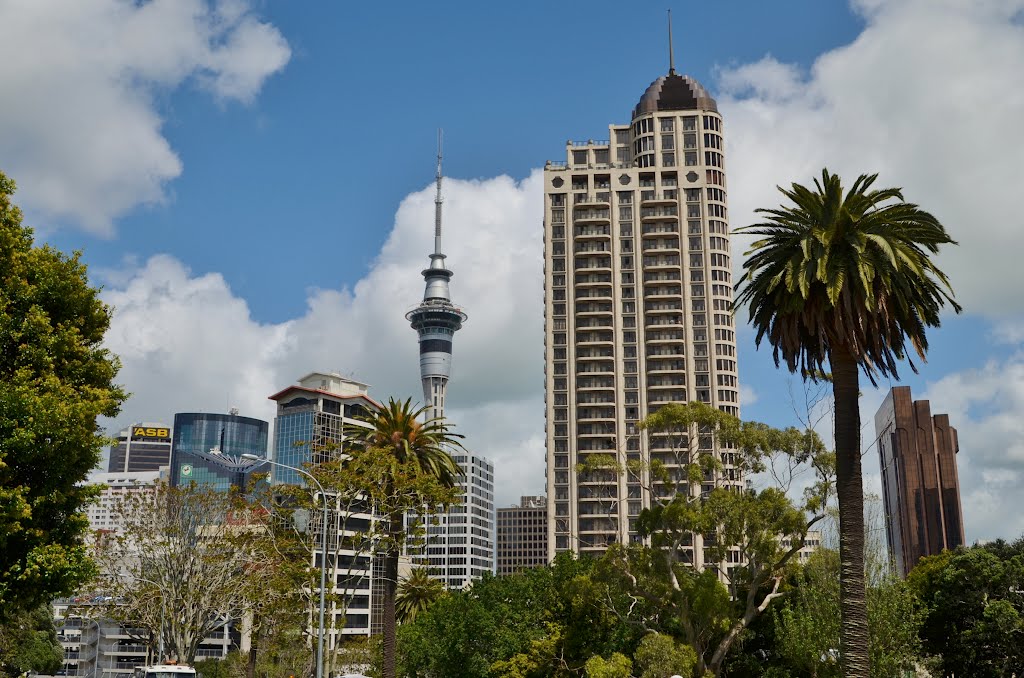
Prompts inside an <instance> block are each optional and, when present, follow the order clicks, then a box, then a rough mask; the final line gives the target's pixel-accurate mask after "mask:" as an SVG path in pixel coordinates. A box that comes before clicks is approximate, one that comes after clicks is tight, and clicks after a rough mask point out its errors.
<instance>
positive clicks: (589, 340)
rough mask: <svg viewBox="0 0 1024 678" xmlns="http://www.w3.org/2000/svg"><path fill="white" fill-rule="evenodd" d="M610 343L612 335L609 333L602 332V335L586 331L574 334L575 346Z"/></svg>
mask: <svg viewBox="0 0 1024 678" xmlns="http://www.w3.org/2000/svg"><path fill="white" fill-rule="evenodd" d="M611 343H612V335H611V333H608V334H604V335H602V334H597V333H587V334H577V335H576V345H577V346H598V345H604V344H611Z"/></svg>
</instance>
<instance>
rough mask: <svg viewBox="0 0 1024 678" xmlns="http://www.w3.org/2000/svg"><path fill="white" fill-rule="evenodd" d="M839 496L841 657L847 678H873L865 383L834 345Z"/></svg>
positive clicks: (845, 353) (849, 358) (852, 362)
mask: <svg viewBox="0 0 1024 678" xmlns="http://www.w3.org/2000/svg"><path fill="white" fill-rule="evenodd" d="M830 361H831V364H832V393H833V395H834V397H835V408H836V413H835V417H836V421H835V438H836V494H837V496H838V498H839V607H840V610H841V619H842V624H841V625H840V628H839V653H840V658H841V661H842V668H843V676H844V678H869V675H870V669H871V667H870V661H869V653H868V642H869V641H868V612H867V602H866V600H867V599H866V594H865V583H864V485H863V481H862V479H861V468H860V466H861V464H860V455H861V449H860V403H859V398H860V384H859V377H860V375H859V373H858V365H857V361H856V360H855V359H854V357H853V355H851V354H850V353H849V351H847V350H846V349H845V347H833V349H832V353H831V356H830Z"/></svg>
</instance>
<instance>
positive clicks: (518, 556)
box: [498, 497, 548, 577]
mask: <svg viewBox="0 0 1024 678" xmlns="http://www.w3.org/2000/svg"><path fill="white" fill-rule="evenodd" d="M547 564H548V500H547V497H520V498H519V503H518V504H516V505H515V506H509V507H506V508H499V509H498V576H499V577H500V576H503V575H509V574H515V573H516V572H520V571H522V570H527V569H529V568H531V567H544V566H545V565H547Z"/></svg>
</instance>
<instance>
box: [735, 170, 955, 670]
mask: <svg viewBox="0 0 1024 678" xmlns="http://www.w3.org/2000/svg"><path fill="white" fill-rule="evenodd" d="M877 176H878V175H876V174H872V175H861V176H860V177H858V178H857V180H856V181H855V182H854V184H853V186H852V187H851V188H850V190H849V191H847V192H846V194H845V195H844V193H843V186H842V182H841V181H840V179H839V177H838V175H835V174H830V173H829V171H828V170H827V169H825V170H823V171H822V175H821V180H820V181H819V180H817V179H816V180H815V182H814V188H815V190H811V189H809V188H807V187H805V186H801V185H800V184H795V183H794V184H793V185H792V188H791V189H790V190H786V189H783V188H781V187H780V188H779V190H780V191H781V192H782V194H783V195H785V196H786V198H788V200H789V201H790V202H791V203H792V204H790V205H785V206H783V207H780V208H779V209H760V210H757V211H758V212H759V213H761V214H764V215H767V221H764V222H762V223H758V224H754V225H752V226H748V227H746V228H742V229H739V232H746V233H753V234H755V235H758V236H763V237H762V239H760V240H758V241H756V242H755V243H754V244H753V245H752V246H751V249H750V250H749V251H748V252H747V253H746V254H747V255H748V257H749V258H748V259H747V260H746V262H744V264H743V267H744V269H746V270H745V272H744V275H743V277H742V278H741V279H740V282H739V285H738V286H737V287H741V286H742V289H740V290H739V295H738V297H737V303H738V304H747V305H748V306H749V308H750V322H751V323H752V324H753V325H754V327H755V328H756V329H757V338H756V342H757V344H758V345H760V343H761V340H762V339H765V338H767V340H768V342H769V343H770V344H771V345H772V346H773V348H774V358H775V364H776V365H778V364H779V362H780V359H782V360H785V362H786V366H787V367H788V368H789V370H790V371H791V372H796V371H797V370H799V371H800V372H801V374H803V375H805V376H807V377H809V378H812V379H813V378H815V377H814V375H815V374H821V373H822V372H825V371H831V374H832V376H831V379H832V392H833V396H834V398H835V445H836V493H837V496H838V498H839V532H840V542H839V543H840V546H839V551H840V560H841V568H840V601H841V610H842V629H841V636H840V637H841V643H840V647H841V655H842V662H843V670H844V675H845V676H847V677H850V676H857V677H860V676H867V675H868V630H867V611H866V607H865V592H864V494H863V487H862V484H861V463H860V458H861V447H860V411H859V407H858V402H857V400H858V397H859V394H860V384H859V370H864V373H865V375H866V376H867V377H868V379H869V380H870V381H871V383H872V384H875V383H876V382H875V377H876V376H877V375H882V376H889V375H891V376H892V377H893V378H898V375H897V373H896V362H897V361H898V360H902V359H903V358H905V357H906V358H908V361H909V363H910V367H911V369H913V370H914V371H915V372H916V371H917V367H916V366H915V365H914V362H913V360H910V359H909V356H908V355H907V353H908V351H907V349H906V344H907V341H909V342H910V345H911V346H912V347H913V349H914V352H916V353H917V355H918V356H920V357H921V359H922V360H924V359H925V355H926V352H927V350H928V340H927V338H926V336H925V329H926V328H927V327H938V326H939V313H940V311H941V310H942V308H943V307H944V306H945V304H946V302H949V304H950V306H951V307H952V308H953V309H954V310H955V311H956V312H957V313H959V312H960V306H959V305H958V304H957V303H956V301H954V299H953V290H952V287H951V286H950V284H949V280H948V279H947V277H946V275H945V274H944V273H943V272H942V271H941V270H939V269H938V268H937V267H936V266H935V264H934V263H932V261H931V260H930V259H929V255H934V254H936V253H937V252H938V250H939V246H940V245H943V244H954V245H955V244H956V243H955V242H954V241H953V240H952V239H951V238H950V237H949V235H948V234H947V233H946V230H945V228H943V226H942V224H940V223H939V221H938V220H937V219H936V218H935V217H934V216H932V215H931V214H929V213H928V212H925V211H923V210H921V209H919V208H918V206H917V205H913V204H911V203H907V202H905V201H904V200H903V193H902V191H901V190H900V189H898V188H886V189H875V190H871V186H872V185H873V184H874V183H875V179H876V178H877ZM744 283H745V286H744ZM826 363H827V364H828V367H826Z"/></svg>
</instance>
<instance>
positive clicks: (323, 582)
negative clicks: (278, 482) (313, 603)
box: [241, 454, 329, 678]
mask: <svg viewBox="0 0 1024 678" xmlns="http://www.w3.org/2000/svg"><path fill="white" fill-rule="evenodd" d="M241 456H242V459H252V460H256V461H264V462H266V463H268V464H270V465H272V466H279V467H281V468H286V469H289V470H291V471H295V472H296V473H299V474H302V475H304V476H305V477H307V478H309V479H310V480H312V481H313V482H314V483H316V487H317V489H318V490H320V496H321V497H323V500H324V526H323V532H322V533H321V535H320V629H319V633H318V634H317V635H318V636H319V637H318V639H317V650H316V678H323V677H324V610H325V609H326V603H325V600H326V599H325V597H324V596H325V593H326V591H327V515H328V513H329V509H328V506H327V493H326V492H324V486H323V485H321V484H320V481H319V480H317V479H316V478H315V477H314V476H313V474H311V473H310V472H309V471H305V470H303V469H301V468H296V467H294V466H289V465H288V464H282V463H280V462H277V461H273V460H271V459H265V458H264V457H258V456H256V455H255V454H243V455H241Z"/></svg>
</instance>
